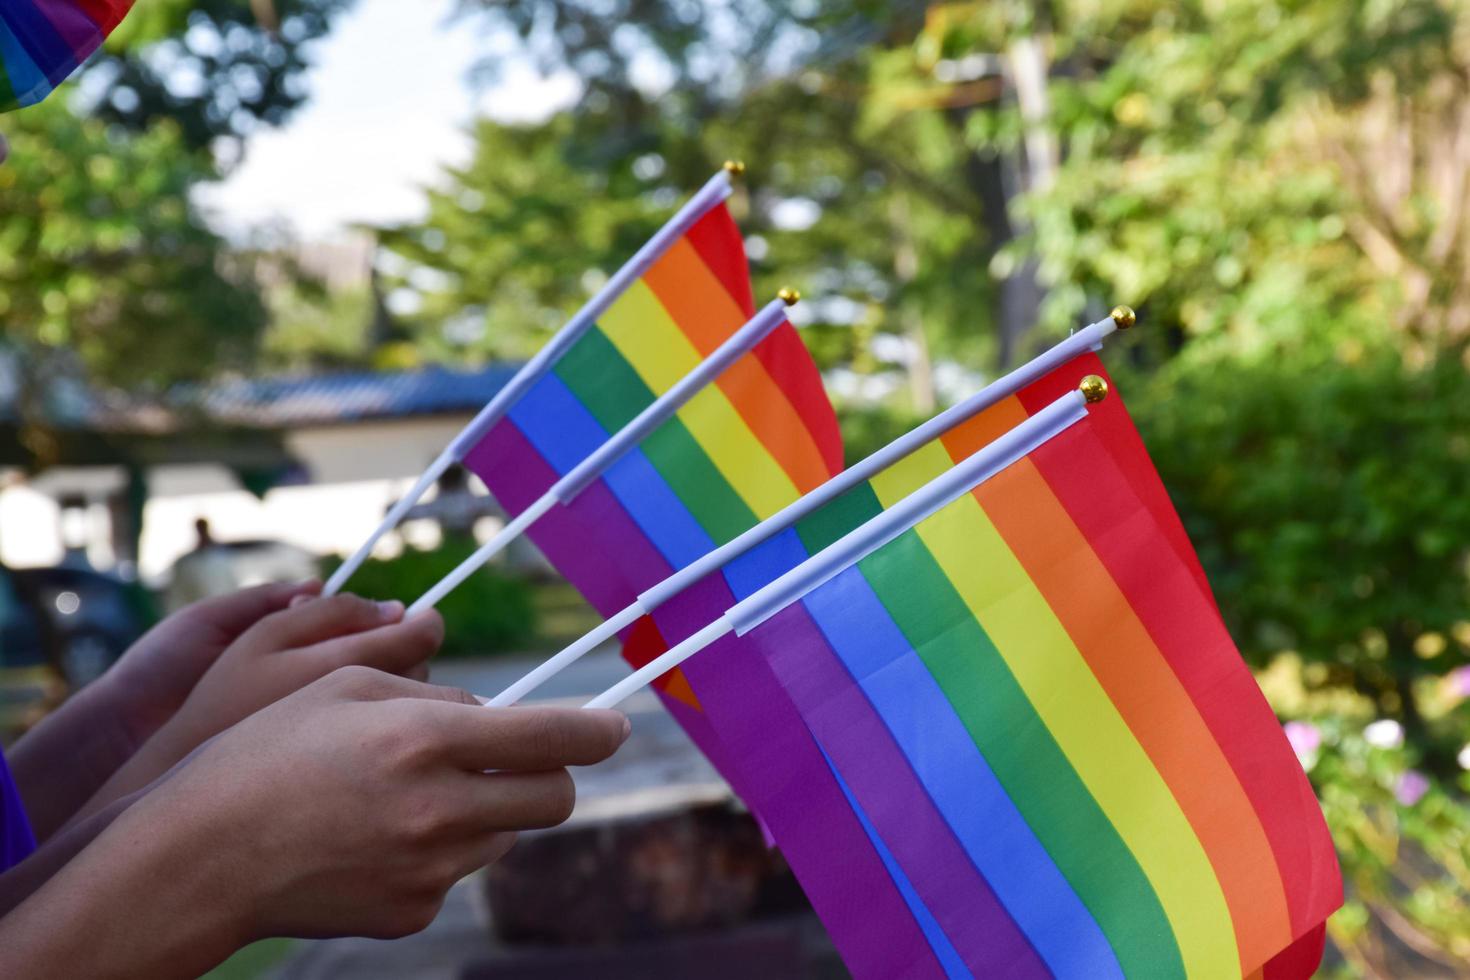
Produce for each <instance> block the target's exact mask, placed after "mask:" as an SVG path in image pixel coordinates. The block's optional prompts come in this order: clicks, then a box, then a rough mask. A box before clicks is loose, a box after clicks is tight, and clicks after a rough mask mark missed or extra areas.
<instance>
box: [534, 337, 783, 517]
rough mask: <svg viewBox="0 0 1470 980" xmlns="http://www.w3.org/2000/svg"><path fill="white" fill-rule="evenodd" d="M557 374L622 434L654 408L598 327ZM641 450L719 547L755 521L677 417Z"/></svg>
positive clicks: (603, 421) (596, 414)
mask: <svg viewBox="0 0 1470 980" xmlns="http://www.w3.org/2000/svg"><path fill="white" fill-rule="evenodd" d="M555 370H556V375H557V377H559V378H560V379H561V380H562V382H563V383H564V384H565V385H566V386H567V387H568V388H569V389H571V391H572V394H574V395H576V396H577V399H578V400H579V401H580V402H581V403H582V404H583V405H585V406H586V408H587V411H589V412H591V413H592V417H593V418H595V419H597V421H598V423H599V424H600V425H601V426H602V427H603V428H604V429H606V430H607V431H608V432H616V431H618V430H619V429H621V428H622V427H623V426H625V425H627V424H628V423H629V422H630V421H632V420H633V417H634V416H636V415H637V414H638V413H639V412H641V411H643V409H645V408H647V407H648V406H649V405H651V404H653V400H654V394H653V391H652V390H651V389H650V388H649V387H648V385H647V384H645V383H644V381H643V379H642V378H641V377H639V376H638V372H637V371H635V370H634V369H633V366H632V365H631V364H629V363H628V360H627V358H625V357H623V355H622V353H620V352H619V351H618V348H617V346H616V345H615V344H613V342H612V341H611V340H609V339H608V337H607V334H605V333H603V332H602V331H601V330H600V329H599V328H597V327H593V328H592V329H591V330H588V331H587V333H586V334H584V335H583V336H582V339H581V340H579V341H577V343H576V344H575V345H574V346H573V347H572V349H571V350H570V351H568V352H567V353H566V355H565V356H564V357H563V358H562V359H561V361H560V362H559V363H558V364H557V366H556V369H555ZM639 448H641V449H642V450H643V453H644V455H645V456H647V457H648V461H649V462H650V463H651V464H652V465H653V468H654V469H655V470H656V471H657V472H658V474H659V476H661V477H663V479H664V482H665V483H667V484H668V485H669V488H670V489H671V490H673V492H674V494H675V496H677V497H678V498H679V500H680V501H681V502H682V503H683V504H684V506H685V507H687V508H688V509H689V513H690V514H692V515H693V516H694V519H695V521H696V522H697V523H698V524H699V526H700V527H702V528H703V529H704V532H705V533H706V534H708V535H709V536H710V537H711V538H713V539H714V541H715V543H716V544H724V543H725V542H726V541H729V540H730V539H732V538H734V537H736V536H738V535H739V534H741V533H743V532H744V531H745V530H746V529H747V528H749V527H751V526H753V525H754V524H755V523H756V515H755V512H754V511H752V510H751V509H750V507H749V505H747V504H746V503H745V500H744V499H743V498H742V497H741V496H740V495H739V494H738V493H737V492H736V491H735V488H734V487H732V486H730V481H728V480H726V479H725V477H724V474H722V473H721V472H720V471H719V468H718V467H716V466H715V464H714V462H713V461H712V460H711V459H710V457H709V454H708V453H706V452H705V451H704V448H703V447H702V446H701V445H700V444H699V441H698V440H697V439H695V438H694V436H693V434H691V433H690V431H689V429H688V428H687V427H686V426H685V425H684V423H683V422H681V421H680V420H679V418H678V416H675V417H674V418H671V419H669V420H668V421H667V422H665V423H664V424H663V425H661V426H659V427H658V428H657V429H655V430H654V431H653V433H652V434H650V435H649V436H648V437H647V438H646V439H644V440H643V443H642V445H641V446H640V447H639Z"/></svg>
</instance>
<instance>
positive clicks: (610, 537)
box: [465, 422, 743, 797]
mask: <svg viewBox="0 0 1470 980" xmlns="http://www.w3.org/2000/svg"><path fill="white" fill-rule="evenodd" d="M465 465H466V466H468V467H469V468H470V469H471V470H473V471H474V472H475V473H476V474H478V475H479V477H480V479H482V480H484V481H485V485H486V486H488V487H489V488H490V490H491V492H492V493H494V494H495V498H496V499H497V500H499V501H500V504H501V506H502V507H504V508H506V510H508V511H509V512H511V513H518V512H520V511H521V510H524V509H525V508H526V506H527V505H529V504H530V503H531V502H532V501H534V500H535V499H536V498H537V497H539V496H540V495H541V494H542V493H543V492H544V491H545V488H546V487H548V486H550V484H551V483H552V482H553V481H554V480H555V478H556V474H555V472H554V471H553V470H552V468H551V466H550V465H549V464H548V463H547V462H546V460H545V458H544V457H543V456H541V454H540V453H539V452H537V450H536V448H535V447H534V446H533V445H532V444H531V443H530V441H529V440H528V439H527V438H526V437H525V436H524V435H523V434H522V433H521V431H520V429H519V428H518V427H517V426H516V425H515V424H513V423H509V422H506V423H502V424H500V425H497V426H496V427H495V428H493V429H491V431H490V432H489V433H487V434H486V436H485V437H484V438H483V439H482V440H481V441H480V443H479V444H478V445H476V446H475V448H474V449H473V450H472V451H471V452H470V453H469V454H468V455H467V456H466V457H465ZM526 533H527V536H528V537H530V539H531V540H532V541H534V542H535V543H536V546H537V547H539V548H540V549H541V551H542V553H543V554H544V555H546V558H547V560H548V561H550V562H551V563H552V564H553V565H555V566H556V567H557V569H559V570H560V571H561V573H562V575H564V576H565V577H566V579H567V580H568V581H569V582H571V583H572V585H574V586H576V588H577V590H578V591H580V592H581V593H582V595H583V596H584V597H585V598H586V599H587V601H588V602H589V603H591V604H592V606H593V608H595V609H596V610H597V611H598V612H599V613H600V614H602V615H603V616H604V617H607V616H610V615H612V614H613V613H615V612H618V611H620V610H622V609H623V608H624V607H626V606H627V605H629V604H630V603H632V602H633V600H634V599H635V598H637V596H638V593H639V592H642V591H643V590H644V589H647V588H648V587H650V586H652V585H654V584H656V583H658V582H661V581H663V580H664V579H665V578H667V577H668V576H669V574H670V573H671V572H672V569H671V568H670V567H669V564H668V562H666V561H664V559H663V557H662V556H661V555H659V553H658V551H657V550H656V549H655V548H654V546H653V544H652V543H651V542H650V541H649V540H648V538H647V537H646V536H645V535H644V534H643V533H642V532H641V531H640V530H639V529H638V526H637V524H635V523H634V522H633V519H632V518H631V517H629V516H628V513H627V511H626V510H624V509H623V507H622V505H621V504H619V503H618V501H617V499H616V498H615V497H614V496H613V495H612V493H611V491H609V490H608V488H607V486H606V485H604V484H603V482H602V481H600V480H599V481H597V482H596V483H593V484H592V485H591V486H589V487H588V488H587V489H586V490H584V491H582V493H581V494H580V495H578V497H577V498H576V499H575V500H574V501H572V503H571V504H570V505H569V506H566V507H553V508H552V509H551V510H550V511H548V512H547V513H546V515H545V516H543V517H542V518H541V519H540V520H539V521H537V522H536V523H535V524H534V525H532V527H531V529H530V530H529V531H527V532H526ZM722 612H724V607H721V608H720V609H717V610H715V611H714V613H713V615H712V616H711V618H713V616H718V615H719V614H720V613H722ZM701 625H703V624H702V623H701ZM663 701H664V705H665V706H666V707H667V708H668V709H669V711H670V713H672V714H673V715H674V717H675V718H676V719H677V720H678V721H679V723H680V724H681V725H682V726H683V727H684V730H685V731H686V732H688V733H689V737H690V738H692V739H693V740H694V743H695V744H696V745H698V746H699V748H700V751H702V752H703V753H704V754H705V757H706V758H708V759H709V760H710V762H711V763H712V764H713V765H714V767H715V768H716V769H717V770H719V772H720V773H721V774H722V775H723V776H724V777H725V779H726V780H727V781H728V782H729V783H730V785H731V786H732V787H734V788H735V791H736V792H737V793H741V787H742V785H743V779H742V777H741V774H740V768H739V765H738V764H737V763H736V762H735V761H734V760H733V759H732V758H731V757H730V754H729V752H728V751H726V749H725V748H724V746H723V745H721V743H720V740H719V737H718V736H717V735H716V734H715V732H714V730H713V729H712V728H711V727H710V725H709V721H708V719H706V718H705V717H704V714H703V712H701V711H698V710H696V709H694V708H693V707H690V706H689V705H686V704H683V703H682V702H680V701H678V700H677V699H675V698H671V697H667V696H663ZM742 797H743V794H742Z"/></svg>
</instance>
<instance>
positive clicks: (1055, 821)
mask: <svg viewBox="0 0 1470 980" xmlns="http://www.w3.org/2000/svg"><path fill="white" fill-rule="evenodd" d="M858 567H859V568H860V569H861V570H862V573H863V577H864V578H866V579H867V580H868V583H869V584H870V585H871V586H872V588H873V591H874V592H875V593H877V595H878V598H879V600H880V601H881V602H882V603H883V605H884V607H885V608H886V609H887V610H888V614H889V615H890V616H892V617H893V621H894V623H895V624H897V626H898V628H899V630H900V631H901V632H902V633H903V634H904V636H905V638H907V640H908V642H909V644H910V645H911V646H912V647H913V648H914V650H916V651H917V652H918V654H919V657H920V658H921V659H922V660H923V661H924V664H925V665H926V666H927V667H928V668H929V673H930V674H932V675H933V677H934V679H935V681H937V682H938V684H939V687H940V689H941V690H943V691H944V696H945V697H946V698H947V699H948V700H949V702H950V704H951V705H952V706H953V707H954V710H955V713H956V714H957V715H958V716H959V718H960V721H961V722H962V723H963V724H964V726H965V728H966V729H967V730H968V731H969V733H970V737H971V738H972V739H974V741H975V745H976V746H977V747H978V748H979V749H980V752H981V754H983V755H984V756H985V760H986V762H988V763H989V764H990V767H991V768H992V769H993V770H994V771H995V775H996V778H998V779H999V780H1000V782H1001V785H1002V786H1004V787H1005V790H1006V793H1007V794H1009V796H1010V798H1011V801H1012V802H1013V803H1015V805H1016V808H1017V809H1018V810H1020V812H1021V815H1022V816H1023V817H1024V818H1025V820H1026V822H1027V823H1028V824H1029V825H1030V826H1031V828H1032V830H1033V831H1034V832H1035V834H1036V836H1037V838H1038V839H1039V840H1040V841H1041V843H1042V846H1043V847H1045V848H1046V850H1047V852H1048V853H1049V854H1050V855H1051V857H1052V860H1053V861H1055V862H1056V865H1057V868H1058V869H1059V870H1060V871H1061V872H1062V874H1063V875H1064V876H1065V877H1066V879H1067V881H1068V882H1069V883H1070V884H1071V886H1072V888H1073V890H1075V891H1076V892H1077V895H1078V897H1079V898H1080V899H1081V900H1082V903H1083V904H1084V905H1086V906H1087V909H1088V911H1090V912H1091V913H1092V915H1093V917H1094V918H1095V919H1096V920H1097V923H1098V925H1099V926H1100V927H1101V928H1102V930H1103V933H1104V935H1106V936H1107V938H1108V942H1109V943H1111V944H1112V947H1113V951H1114V952H1115V953H1116V954H1117V956H1118V962H1119V964H1120V965H1121V966H1122V967H1123V972H1124V974H1125V975H1126V976H1130V977H1133V976H1139V977H1142V976H1150V977H1163V976H1170V977H1183V976H1184V963H1183V960H1182V959H1181V958H1180V956H1179V949H1178V944H1177V943H1176V942H1175V939H1174V932H1173V929H1172V928H1171V927H1170V925H1169V920H1168V918H1167V917H1166V916H1165V915H1164V908H1163V905H1162V904H1160V902H1159V898H1158V896H1157V895H1156V894H1155V893H1154V889H1153V886H1152V885H1151V884H1150V883H1149V880H1148V878H1147V877H1146V876H1145V875H1144V873H1143V869H1142V868H1140V867H1139V864H1138V861H1137V860H1136V859H1135V858H1134V857H1133V854H1132V852H1131V851H1129V850H1128V847H1127V845H1126V844H1124V842H1123V839H1122V837H1121V836H1119V834H1118V831H1117V830H1116V828H1114V827H1113V825H1112V822H1111V821H1109V820H1108V818H1107V815H1106V814H1105V813H1104V812H1103V811H1102V808H1101V807H1099V806H1098V804H1097V801H1096V800H1094V799H1093V797H1092V794H1091V793H1089V792H1088V791H1087V787H1086V786H1085V785H1083V783H1082V780H1081V778H1080V777H1079V776H1078V775H1077V772H1076V770H1075V769H1073V768H1072V764H1071V763H1070V762H1069V761H1068V760H1067V756H1066V754H1065V753H1064V752H1063V751H1062V750H1061V747H1060V746H1058V745H1057V743H1056V740H1055V739H1054V738H1053V737H1052V735H1051V732H1050V731H1049V730H1048V729H1047V727H1046V724H1045V723H1044V722H1043V721H1042V720H1041V718H1040V716H1039V715H1037V713H1036V711H1035V709H1034V708H1033V707H1032V705H1031V702H1030V701H1029V700H1028V699H1027V697H1026V694H1025V692H1024V691H1023V690H1022V689H1021V686H1020V684H1019V683H1018V682H1017V681H1016V679H1015V677H1014V676H1012V674H1011V672H1010V670H1009V669H1008V668H1007V666H1006V662H1005V660H1004V658H1002V657H1001V655H1000V652H999V651H998V650H996V648H995V645H994V644H993V643H992V642H991V640H990V637H989V636H988V635H986V633H985V630H984V628H983V627H982V626H981V625H980V623H978V622H977V621H976V620H975V617H974V616H972V615H971V614H970V610H969V608H968V607H967V606H966V605H965V602H964V600H963V599H962V598H961V597H960V595H959V593H958V592H956V591H955V588H954V585H953V584H952V583H951V582H950V581H949V578H948V577H947V576H946V575H945V574H944V571H943V570H942V569H941V568H940V566H939V563H938V562H937V561H935V559H934V556H933V555H932V554H930V552H929V549H928V548H926V547H925V546H924V543H923V541H922V540H921V539H920V538H919V536H918V534H917V533H916V532H914V531H908V532H907V533H905V534H903V535H902V536H901V537H899V538H896V539H895V540H894V541H893V542H891V543H890V544H888V545H886V546H885V547H884V548H882V549H881V550H879V551H877V552H875V553H873V554H872V555H869V556H868V557H867V558H864V559H863V560H862V561H861V562H859V563H858Z"/></svg>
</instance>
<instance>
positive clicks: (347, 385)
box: [169, 364, 519, 429]
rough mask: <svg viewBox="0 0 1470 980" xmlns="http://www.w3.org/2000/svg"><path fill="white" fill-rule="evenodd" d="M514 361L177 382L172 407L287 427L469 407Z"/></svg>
mask: <svg viewBox="0 0 1470 980" xmlns="http://www.w3.org/2000/svg"><path fill="white" fill-rule="evenodd" d="M518 367H519V365H517V364H510V365H504V364H492V365H489V366H487V367H484V368H481V369H479V370H477V371H452V370H449V369H448V368H442V367H430V368H423V369H421V370H417V371H394V372H366V371H363V372H353V373H347V374H324V375H314V376H308V377H300V378H260V379H253V380H239V381H226V382H220V383H217V384H212V385H207V386H203V387H199V388H191V389H179V390H177V391H175V392H174V393H173V394H172V395H171V397H170V398H169V402H170V403H171V404H172V406H173V407H175V408H176V409H182V410H185V411H194V412H202V413H203V414H204V416H205V417H206V418H207V419H208V420H209V421H211V422H215V423H218V424H221V425H231V426H247V427H259V428H272V429H274V428H286V427H292V426H299V425H325V424H331V423H335V422H352V421H358V420H362V419H377V418H399V417H404V416H418V415H443V414H458V413H462V412H475V411H478V410H479V409H480V407H481V406H483V405H484V404H485V403H486V402H487V401H489V400H490V397H491V396H492V395H494V394H495V393H496V392H497V391H499V390H500V389H501V388H502V387H503V386H504V385H505V384H506V382H508V381H509V380H510V379H511V377H512V376H513V375H514V374H515V372H516V369H517V368H518Z"/></svg>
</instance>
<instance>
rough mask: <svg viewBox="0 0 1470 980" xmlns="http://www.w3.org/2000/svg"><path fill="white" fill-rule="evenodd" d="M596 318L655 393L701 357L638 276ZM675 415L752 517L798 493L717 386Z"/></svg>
mask: <svg viewBox="0 0 1470 980" xmlns="http://www.w3.org/2000/svg"><path fill="white" fill-rule="evenodd" d="M597 322H598V326H599V327H600V328H601V329H602V332H603V333H604V334H606V335H607V337H608V339H610V340H611V341H612V342H613V344H614V346H616V347H617V348H618V352H619V353H620V354H622V355H623V357H624V358H626V359H627V361H628V363H629V364H631V365H633V370H634V371H636V372H638V376H639V377H640V378H642V379H643V383H644V384H646V385H648V387H649V388H651V389H653V391H655V392H657V393H660V394H662V393H663V392H666V391H668V390H669V389H670V388H672V387H673V386H674V385H675V384H676V383H678V381H679V379H681V378H683V377H684V376H685V375H686V374H688V373H689V372H690V371H692V370H694V369H695V368H696V367H698V366H699V363H700V361H702V360H703V358H702V357H701V356H700V354H699V352H698V351H696V350H695V349H694V345H693V344H692V343H690V341H689V338H688V337H686V336H685V335H684V332H683V331H681V330H680V329H679V326H678V324H676V323H675V322H674V321H673V319H672V318H671V317H670V316H669V314H668V311H667V310H665V309H664V308H663V305H662V304H661V303H659V301H658V297H656V296H655V295H654V293H653V291H652V290H651V289H649V288H648V286H647V285H646V284H645V283H643V282H642V281H638V282H635V283H634V284H633V285H632V286H631V287H629V289H628V291H627V292H625V293H624V294H623V295H622V296H621V297H620V298H619V299H618V301H617V302H616V303H614V304H613V305H612V306H611V307H610V308H609V309H608V311H607V312H606V313H604V314H603V315H602V316H601V317H599V318H598V321H597ZM747 356H749V355H747ZM678 414H679V420H680V421H681V422H683V423H684V426H685V428H687V429H688V430H689V432H690V434H691V435H692V436H693V437H694V438H695V440H696V441H697V442H698V443H699V444H700V446H701V447H702V448H703V449H704V451H705V453H706V454H708V455H709V458H710V460H711V461H712V462H713V463H714V464H715V468H716V469H718V470H719V471H720V474H721V475H722V476H724V478H725V480H726V481H727V482H728V483H729V484H730V486H731V487H733V488H734V490H735V492H736V493H738V494H739V495H740V497H741V499H743V500H744V501H745V503H746V506H748V507H749V508H750V509H751V510H752V511H753V512H755V514H756V516H757V517H760V518H766V517H769V516H770V515H772V514H774V513H775V512H776V511H778V510H780V509H781V508H782V507H784V506H786V505H787V504H788V503H790V502H791V501H793V500H795V499H796V498H797V496H798V495H799V494H798V493H797V489H796V485H795V484H794V483H793V482H792V481H791V477H789V476H787V475H786V472H785V471H784V470H783V469H781V467H780V465H779V464H778V463H777V462H776V461H775V459H773V458H772V457H771V454H770V453H769V452H767V450H766V448H765V446H764V445H763V444H762V443H761V441H760V440H759V439H758V438H756V435H755V433H753V432H752V431H751V430H750V426H748V425H747V424H746V423H745V420H744V419H743V418H741V417H740V413H739V412H737V411H736V410H735V406H734V405H732V404H731V403H730V399H729V397H728V396H727V395H726V394H725V393H724V392H723V391H721V390H720V388H719V387H717V386H715V385H711V386H709V387H707V388H705V389H704V390H703V391H701V392H700V393H699V394H697V395H695V396H694V397H693V398H692V399H690V400H689V403H688V404H686V405H685V406H684V407H683V408H682V409H680V410H679V413H678Z"/></svg>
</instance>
